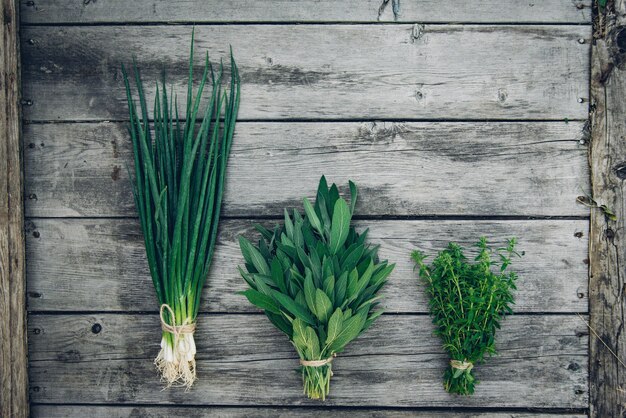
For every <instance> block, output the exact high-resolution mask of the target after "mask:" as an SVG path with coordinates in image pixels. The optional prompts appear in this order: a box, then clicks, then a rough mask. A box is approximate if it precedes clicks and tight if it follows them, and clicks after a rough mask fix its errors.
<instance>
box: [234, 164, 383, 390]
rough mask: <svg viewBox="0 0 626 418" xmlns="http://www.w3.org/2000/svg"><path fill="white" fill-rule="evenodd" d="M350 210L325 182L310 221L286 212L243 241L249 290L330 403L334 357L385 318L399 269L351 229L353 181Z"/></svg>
mask: <svg viewBox="0 0 626 418" xmlns="http://www.w3.org/2000/svg"><path fill="white" fill-rule="evenodd" d="M350 194H351V199H350V204H348V203H347V202H346V201H345V200H344V199H342V198H341V197H340V196H339V191H338V189H337V186H336V185H335V184H333V185H332V186H331V187H330V188H329V187H328V184H327V183H326V179H325V178H324V177H323V176H322V178H321V180H320V183H319V188H318V190H317V199H316V201H315V204H314V205H312V204H311V203H310V201H309V200H308V199H304V200H303V203H304V216H301V215H300V213H299V212H298V211H297V210H295V209H294V211H293V213H292V214H290V213H289V212H288V211H287V210H286V209H285V222H284V224H283V225H278V226H276V227H275V228H274V230H273V231H269V230H267V229H265V228H263V227H262V226H259V225H257V230H258V231H259V232H260V233H261V235H262V238H261V239H260V241H259V242H258V245H256V246H255V245H253V244H252V243H251V242H250V241H248V240H246V239H245V238H244V237H240V238H239V244H240V247H241V252H242V253H243V257H244V259H245V267H246V270H247V271H244V270H243V269H241V268H240V269H239V271H240V273H241V275H242V276H243V278H244V280H245V281H246V282H247V283H248V285H249V286H250V289H248V290H246V291H244V292H242V294H243V295H245V296H246V297H247V298H248V300H249V301H250V302H251V303H252V304H253V305H255V306H257V307H259V308H261V309H263V310H265V314H266V315H267V317H268V318H269V320H270V321H271V322H272V323H273V324H274V325H275V326H276V327H277V328H278V329H279V330H281V331H282V332H284V333H285V334H287V336H288V337H289V339H290V340H291V342H292V344H293V345H294V347H295V349H296V351H297V352H298V355H299V356H300V365H301V367H300V369H301V372H302V379H303V384H304V393H305V394H306V395H307V396H308V397H310V398H312V399H322V400H323V399H325V398H326V396H327V395H328V393H329V391H330V378H331V376H332V366H331V362H332V359H333V357H334V356H335V355H336V354H337V353H340V352H342V351H343V349H344V347H345V346H346V345H347V344H348V343H349V342H350V341H352V340H354V339H355V338H357V337H358V336H359V335H360V334H361V333H362V332H363V331H365V330H366V329H367V328H368V327H369V326H370V325H371V324H372V323H373V322H374V320H375V319H376V318H377V317H378V316H379V315H380V314H381V313H382V311H381V310H376V307H377V305H378V302H377V301H378V300H379V299H380V297H381V296H379V295H378V292H379V290H380V289H381V287H382V286H383V285H384V284H385V282H386V279H387V276H389V274H390V273H391V271H392V270H393V268H394V265H393V264H391V265H389V264H388V263H387V261H382V262H379V260H378V256H377V253H378V246H371V245H369V244H367V243H366V237H367V230H366V231H365V232H363V233H362V234H359V233H357V232H356V230H355V228H354V227H351V226H350V221H351V219H352V214H353V213H354V207H355V205H356V199H357V188H356V186H355V185H354V183H352V182H350Z"/></svg>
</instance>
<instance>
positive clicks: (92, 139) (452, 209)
mask: <svg viewBox="0 0 626 418" xmlns="http://www.w3.org/2000/svg"><path fill="white" fill-rule="evenodd" d="M582 130H583V124H582V123H580V122H570V123H560V122H559V123H557V122H544V123H530V122H525V123H484V122H482V123H478V122H474V123H432V122H429V123H380V122H379V123H370V122H368V123H316V124H312V123H239V124H238V125H237V128H236V134H235V136H236V138H235V139H234V145H233V149H232V152H231V157H230V161H229V164H228V173H227V177H226V179H227V181H226V195H225V205H224V208H223V213H224V214H225V215H226V216H259V215H274V216H281V215H282V213H283V208H285V207H301V202H302V200H301V199H302V197H303V196H304V195H307V196H309V197H314V196H313V195H314V193H315V190H316V188H317V183H318V181H319V178H320V176H321V175H322V174H325V175H326V176H327V178H328V180H329V181H333V182H336V183H337V184H338V185H339V186H340V188H341V190H342V191H344V192H345V191H346V189H347V183H348V179H352V180H353V181H355V182H356V184H357V185H358V186H359V188H360V193H359V204H358V206H357V213H358V214H359V215H537V216H566V215H580V216H585V215H587V214H588V210H587V209H586V208H585V207H584V206H582V205H579V204H577V203H576V196H578V195H579V194H580V193H581V191H582V190H587V188H588V183H589V174H588V172H589V167H588V164H587V146H586V145H581V144H580V143H579V141H580V140H581V139H583V132H582ZM24 146H25V148H24V149H25V164H26V186H25V187H26V195H27V201H26V211H27V215H28V216H46V217H50V216H53V217H57V216H72V217H76V216H78V217H80V216H95V217H99V216H108V217H110V216H136V213H135V209H134V204H133V197H132V192H131V182H130V181H129V179H128V175H127V170H126V165H127V164H128V165H130V167H132V164H133V163H132V150H131V149H130V138H129V136H128V132H127V130H126V125H125V124H123V123H97V124H42V125H39V124H37V125H27V126H26V127H25V134H24Z"/></svg>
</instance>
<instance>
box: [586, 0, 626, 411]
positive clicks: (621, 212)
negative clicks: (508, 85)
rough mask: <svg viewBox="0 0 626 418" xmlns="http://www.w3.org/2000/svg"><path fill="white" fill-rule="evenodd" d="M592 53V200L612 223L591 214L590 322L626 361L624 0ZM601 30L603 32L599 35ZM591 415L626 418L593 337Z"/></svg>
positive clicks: (625, 395)
mask: <svg viewBox="0 0 626 418" xmlns="http://www.w3.org/2000/svg"><path fill="white" fill-rule="evenodd" d="M601 22H602V25H598V27H597V30H598V31H600V35H603V36H602V37H601V38H600V39H597V40H596V43H595V45H594V48H593V50H592V53H593V67H592V74H593V77H592V80H591V88H592V95H593V100H594V103H593V104H594V112H593V113H592V119H591V121H592V141H591V143H592V146H591V152H590V156H589V158H590V162H591V180H592V184H593V188H592V190H593V197H594V199H595V200H596V202H598V204H600V205H606V206H607V207H608V208H609V209H610V210H612V211H613V212H614V213H615V214H616V216H617V220H616V221H611V220H608V219H606V218H605V216H604V215H603V213H602V212H601V211H600V210H597V209H596V210H593V211H592V213H591V238H590V239H591V240H590V247H589V260H590V262H591V264H590V277H591V279H590V290H591V299H590V301H589V304H590V312H591V317H590V323H591V326H592V327H593V328H594V329H595V330H596V331H597V332H598V334H599V335H600V337H601V338H602V339H603V340H604V341H605V342H606V343H607V344H608V345H609V347H611V349H612V350H613V351H614V352H615V353H616V354H617V355H618V356H619V357H620V358H621V359H624V358H626V336H625V335H624V333H623V328H624V323H625V321H626V317H625V313H624V286H625V283H626V261H625V260H624V256H625V254H626V235H625V234H626V231H625V230H624V225H625V219H626V202H625V199H626V185H625V184H624V179H626V142H625V141H624V139H625V138H626V127H625V126H624V115H625V114H626V67H625V66H624V61H625V60H626V54H625V53H624V51H625V50H626V2H625V1H623V0H618V1H615V2H614V3H612V4H611V8H610V9H608V10H607V11H606V13H605V14H603V15H602V16H601ZM603 32H604V33H603ZM590 355H591V369H590V380H591V400H592V402H591V415H592V416H593V417H608V416H624V413H625V412H626V392H625V391H624V389H625V388H626V373H624V367H623V366H622V365H621V364H620V362H619V361H618V359H616V358H615V357H614V356H613V355H612V354H611V353H610V352H609V350H607V348H606V347H605V346H604V344H602V342H601V341H600V340H599V339H598V338H595V337H594V338H592V339H591V346H590Z"/></svg>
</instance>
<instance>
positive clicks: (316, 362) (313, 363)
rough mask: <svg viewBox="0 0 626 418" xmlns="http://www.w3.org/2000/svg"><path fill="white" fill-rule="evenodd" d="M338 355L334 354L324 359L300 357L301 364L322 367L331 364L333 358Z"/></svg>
mask: <svg viewBox="0 0 626 418" xmlns="http://www.w3.org/2000/svg"><path fill="white" fill-rule="evenodd" d="M335 357H337V354H333V355H332V356H330V357H328V358H327V359H323V360H302V359H300V364H301V365H302V366H304V367H322V366H326V365H327V364H330V363H331V362H332V361H333V359H334V358H335Z"/></svg>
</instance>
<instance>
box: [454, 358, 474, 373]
mask: <svg viewBox="0 0 626 418" xmlns="http://www.w3.org/2000/svg"><path fill="white" fill-rule="evenodd" d="M450 367H452V368H453V369H457V370H463V371H465V370H467V371H470V370H472V369H473V368H474V363H472V362H471V361H465V360H463V361H461V360H450Z"/></svg>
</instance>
